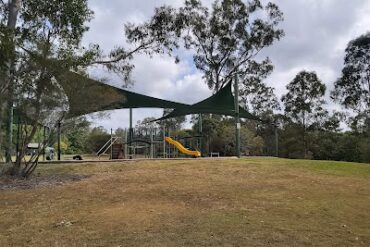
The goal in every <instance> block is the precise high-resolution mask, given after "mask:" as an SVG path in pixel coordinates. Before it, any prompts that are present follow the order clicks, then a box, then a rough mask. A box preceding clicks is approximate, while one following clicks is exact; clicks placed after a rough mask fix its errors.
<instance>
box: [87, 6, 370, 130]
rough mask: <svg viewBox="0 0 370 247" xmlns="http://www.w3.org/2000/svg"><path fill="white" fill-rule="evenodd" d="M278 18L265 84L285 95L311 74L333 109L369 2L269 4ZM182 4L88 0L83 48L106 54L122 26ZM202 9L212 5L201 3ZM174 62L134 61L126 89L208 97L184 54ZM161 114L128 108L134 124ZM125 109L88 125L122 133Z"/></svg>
mask: <svg viewBox="0 0 370 247" xmlns="http://www.w3.org/2000/svg"><path fill="white" fill-rule="evenodd" d="M271 1H272V2H274V3H276V4H277V5H278V6H279V8H280V9H281V11H282V12H283V13H284V22H283V23H282V24H281V28H282V29H283V30H284V32H285V36H284V37H283V38H282V39H281V40H280V41H278V42H275V43H274V44H273V45H272V46H270V47H268V48H266V49H265V50H263V52H262V54H261V55H263V56H268V57H269V58H270V59H271V60H272V63H273V64H274V71H273V73H272V74H271V76H269V77H268V78H267V79H266V83H267V84H268V85H269V86H272V87H274V88H275V93H276V95H277V96H278V97H279V98H281V96H282V95H283V94H284V93H286V89H285V87H286V85H287V84H288V83H289V82H290V81H292V80H293V78H294V76H295V75H296V74H297V73H298V72H299V71H301V70H308V71H316V73H317V74H318V76H319V78H320V79H321V80H322V81H323V82H324V83H325V84H326V86H327V95H326V98H327V108H328V109H330V110H332V109H338V106H336V105H335V104H334V103H332V102H331V101H330V99H329V92H330V90H331V89H333V83H334V81H335V80H336V79H337V78H338V77H339V76H340V73H341V69H342V66H343V58H344V50H345V48H346V46H347V44H348V42H349V41H350V40H352V39H354V38H356V37H358V36H359V35H361V34H364V33H366V32H368V31H370V1H368V0H351V1H348V0H294V1H287V0H271ZM182 3H183V0H151V1H148V0H135V1H133V0H129V1H122V0H109V1H102V0H89V6H90V8H91V9H92V10H93V11H94V12H95V15H94V16H95V17H94V19H93V20H92V21H91V22H90V23H89V27H90V30H89V31H88V32H87V33H86V35H85V37H84V39H83V44H84V45H88V44H90V43H97V44H99V45H100V47H101V48H102V49H103V50H105V51H106V52H109V50H111V49H113V48H115V47H116V46H122V45H125V37H124V24H125V23H127V22H131V23H136V24H140V23H143V22H145V21H146V20H148V19H149V18H150V17H151V16H152V15H153V13H154V8H155V7H159V6H161V5H164V4H165V5H171V6H173V7H178V6H181V5H182ZM203 3H204V5H210V4H211V3H212V1H210V0H203ZM180 53H181V54H180V55H181V56H182V57H183V59H182V60H181V62H180V63H178V64H175V63H174V59H173V58H170V57H168V56H165V55H163V56H159V55H157V56H154V57H152V58H149V57H147V56H136V57H135V58H134V60H133V61H132V62H133V64H134V65H135V68H134V70H133V73H132V80H133V82H134V83H133V85H132V86H130V87H129V90H131V91H134V92H138V93H142V94H145V95H149V96H154V97H159V98H162V99H166V100H172V101H177V102H182V103H187V104H193V103H196V102H198V101H200V100H202V99H205V98H207V97H209V96H210V95H211V94H212V93H211V91H210V90H209V89H208V87H207V86H206V84H205V82H204V80H203V79H202V74H201V73H200V72H199V71H197V70H196V69H195V67H194V65H193V63H192V59H191V57H190V54H189V52H187V51H180ZM91 74H92V75H94V76H97V77H99V76H101V77H105V78H108V79H109V83H110V84H112V85H116V86H121V85H123V82H122V81H121V80H120V79H119V78H118V77H117V76H115V75H112V74H107V73H104V72H102V71H100V70H98V69H92V70H91ZM162 113H163V110H162V109H134V111H133V119H134V120H133V121H134V124H135V123H136V122H137V121H138V120H142V119H143V118H145V117H160V116H162ZM128 116H129V112H128V110H116V111H110V112H109V117H106V118H104V119H98V118H91V120H92V122H93V126H103V127H104V128H106V129H110V128H113V129H117V128H126V127H128V124H129V119H128Z"/></svg>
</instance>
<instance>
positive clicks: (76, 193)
mask: <svg viewBox="0 0 370 247" xmlns="http://www.w3.org/2000/svg"><path fill="white" fill-rule="evenodd" d="M39 172H40V176H48V175H55V174H60V175H62V174H64V175H65V174H79V175H83V176H84V177H86V178H85V179H83V180H81V181H76V182H66V183H65V184H63V185H61V186H56V185H51V186H48V187H36V188H32V189H26V190H20V189H13V190H2V191H1V190H0V246H195V245H196V246H370V210H369V208H370V166H369V165H364V164H362V165H361V164H351V163H339V162H314V161H300V160H285V159H269V158H255V159H252V158H251V159H241V160H199V159H197V160H189V161H186V160H185V161H140V162H135V163H104V164H84V165H83V164H79V165H72V164H71V165H42V166H41V167H40V168H39ZM85 175H88V176H85Z"/></svg>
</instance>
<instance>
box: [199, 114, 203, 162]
mask: <svg viewBox="0 0 370 247" xmlns="http://www.w3.org/2000/svg"><path fill="white" fill-rule="evenodd" d="M202 121H203V119H202V114H199V120H198V124H199V135H200V138H199V150H200V153H201V155H203V146H202V140H203V123H202Z"/></svg>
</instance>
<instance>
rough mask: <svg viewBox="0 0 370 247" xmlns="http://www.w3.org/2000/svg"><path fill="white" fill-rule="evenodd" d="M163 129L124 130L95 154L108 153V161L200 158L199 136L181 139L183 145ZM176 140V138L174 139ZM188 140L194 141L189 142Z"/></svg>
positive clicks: (111, 138) (168, 131) (112, 137)
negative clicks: (182, 157) (183, 157)
mask: <svg viewBox="0 0 370 247" xmlns="http://www.w3.org/2000/svg"><path fill="white" fill-rule="evenodd" d="M168 135H170V130H168V129H167V130H166V129H165V128H155V127H148V128H140V129H125V130H124V136H113V134H111V137H110V139H109V140H108V141H107V142H106V143H105V144H104V145H103V146H102V147H101V148H100V149H99V150H98V151H97V152H96V155H97V156H98V157H100V156H101V155H103V154H106V153H108V152H110V153H109V157H110V159H134V158H137V157H140V158H152V159H153V158H176V157H180V156H181V155H185V156H190V157H194V158H196V157H200V156H201V152H200V151H198V150H201V140H200V138H201V136H196V137H186V138H181V139H182V140H183V141H182V142H183V143H184V145H185V146H184V145H183V144H181V142H179V141H176V140H174V139H172V138H171V137H169V136H168ZM174 138H175V139H177V137H174ZM189 139H192V140H195V141H191V143H190V142H189Z"/></svg>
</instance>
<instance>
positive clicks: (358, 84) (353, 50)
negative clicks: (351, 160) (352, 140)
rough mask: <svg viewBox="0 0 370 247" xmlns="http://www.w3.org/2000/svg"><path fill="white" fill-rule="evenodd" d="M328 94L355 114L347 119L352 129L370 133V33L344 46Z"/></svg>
mask: <svg viewBox="0 0 370 247" xmlns="http://www.w3.org/2000/svg"><path fill="white" fill-rule="evenodd" d="M331 95H332V97H333V99H334V100H335V101H336V102H339V103H340V104H341V105H342V106H344V107H345V108H346V109H350V110H353V111H354V113H355V114H356V115H355V116H354V117H352V118H350V120H351V122H350V124H351V127H352V129H353V130H355V132H358V133H365V132H367V133H368V134H369V136H370V33H367V34H364V35H362V36H360V37H358V38H356V39H354V40H352V41H351V42H349V44H348V45H347V48H346V50H345V57H344V67H343V69H342V75H341V77H340V78H339V79H338V80H337V81H335V83H334V90H333V91H332V92H331Z"/></svg>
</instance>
